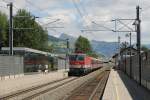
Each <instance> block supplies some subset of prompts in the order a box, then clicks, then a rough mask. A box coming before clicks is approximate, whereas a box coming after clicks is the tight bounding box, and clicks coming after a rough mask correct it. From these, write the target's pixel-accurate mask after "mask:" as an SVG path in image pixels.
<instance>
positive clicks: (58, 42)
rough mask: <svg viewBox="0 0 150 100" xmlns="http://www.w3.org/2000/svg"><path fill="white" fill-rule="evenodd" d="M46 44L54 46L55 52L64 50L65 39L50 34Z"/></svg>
mask: <svg viewBox="0 0 150 100" xmlns="http://www.w3.org/2000/svg"><path fill="white" fill-rule="evenodd" d="M48 45H49V46H52V47H53V48H54V51H53V52H55V53H65V52H66V47H67V46H66V41H65V40H63V39H60V38H57V37H54V36H51V35H48Z"/></svg>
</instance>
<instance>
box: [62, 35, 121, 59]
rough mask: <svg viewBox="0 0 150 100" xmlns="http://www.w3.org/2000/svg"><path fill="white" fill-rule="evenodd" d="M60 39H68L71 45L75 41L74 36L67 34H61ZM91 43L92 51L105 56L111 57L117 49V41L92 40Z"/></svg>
mask: <svg viewBox="0 0 150 100" xmlns="http://www.w3.org/2000/svg"><path fill="white" fill-rule="evenodd" d="M59 38H60V39H69V41H70V45H71V46H73V45H74V43H75V41H76V39H77V38H76V37H73V36H70V35H67V34H61V35H60V37H59ZM91 45H92V48H93V50H94V51H96V52H97V53H99V54H102V55H104V56H106V57H111V56H112V55H113V54H114V53H115V52H116V51H117V50H116V48H117V45H118V43H117V42H105V41H96V40H92V41H91Z"/></svg>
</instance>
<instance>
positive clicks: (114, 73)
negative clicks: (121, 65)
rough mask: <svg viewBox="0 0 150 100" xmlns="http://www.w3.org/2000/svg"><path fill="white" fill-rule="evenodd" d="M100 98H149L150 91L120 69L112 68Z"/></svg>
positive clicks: (135, 99) (113, 99) (143, 99)
mask: <svg viewBox="0 0 150 100" xmlns="http://www.w3.org/2000/svg"><path fill="white" fill-rule="evenodd" d="M102 100H150V91H149V90H147V89H145V88H144V87H142V86H140V85H139V84H138V83H136V82H135V81H134V80H132V79H131V78H129V77H128V76H126V75H125V74H124V73H123V72H121V71H120V70H114V69H112V70H111V72H110V75H109V78H108V82H107V84H106V88H105V91H104V95H103V98H102Z"/></svg>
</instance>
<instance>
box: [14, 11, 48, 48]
mask: <svg viewBox="0 0 150 100" xmlns="http://www.w3.org/2000/svg"><path fill="white" fill-rule="evenodd" d="M18 16H24V17H18ZM14 28H18V29H15V30H14V46H16V47H17V46H18V47H21V46H25V47H29V48H34V49H39V50H46V49H47V46H48V32H47V31H45V30H43V28H42V27H41V26H40V25H39V24H38V23H37V22H36V21H35V20H34V17H33V16H31V14H30V12H27V11H26V10H24V9H20V10H18V12H17V14H16V15H15V16H14ZM22 28H26V29H22Z"/></svg>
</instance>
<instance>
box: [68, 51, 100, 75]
mask: <svg viewBox="0 0 150 100" xmlns="http://www.w3.org/2000/svg"><path fill="white" fill-rule="evenodd" d="M69 65H70V66H69V75H84V74H87V73H89V72H91V71H93V70H96V69H98V68H100V67H102V61H100V60H99V59H96V58H93V57H90V56H87V55H86V54H82V53H75V54H71V55H69Z"/></svg>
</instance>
